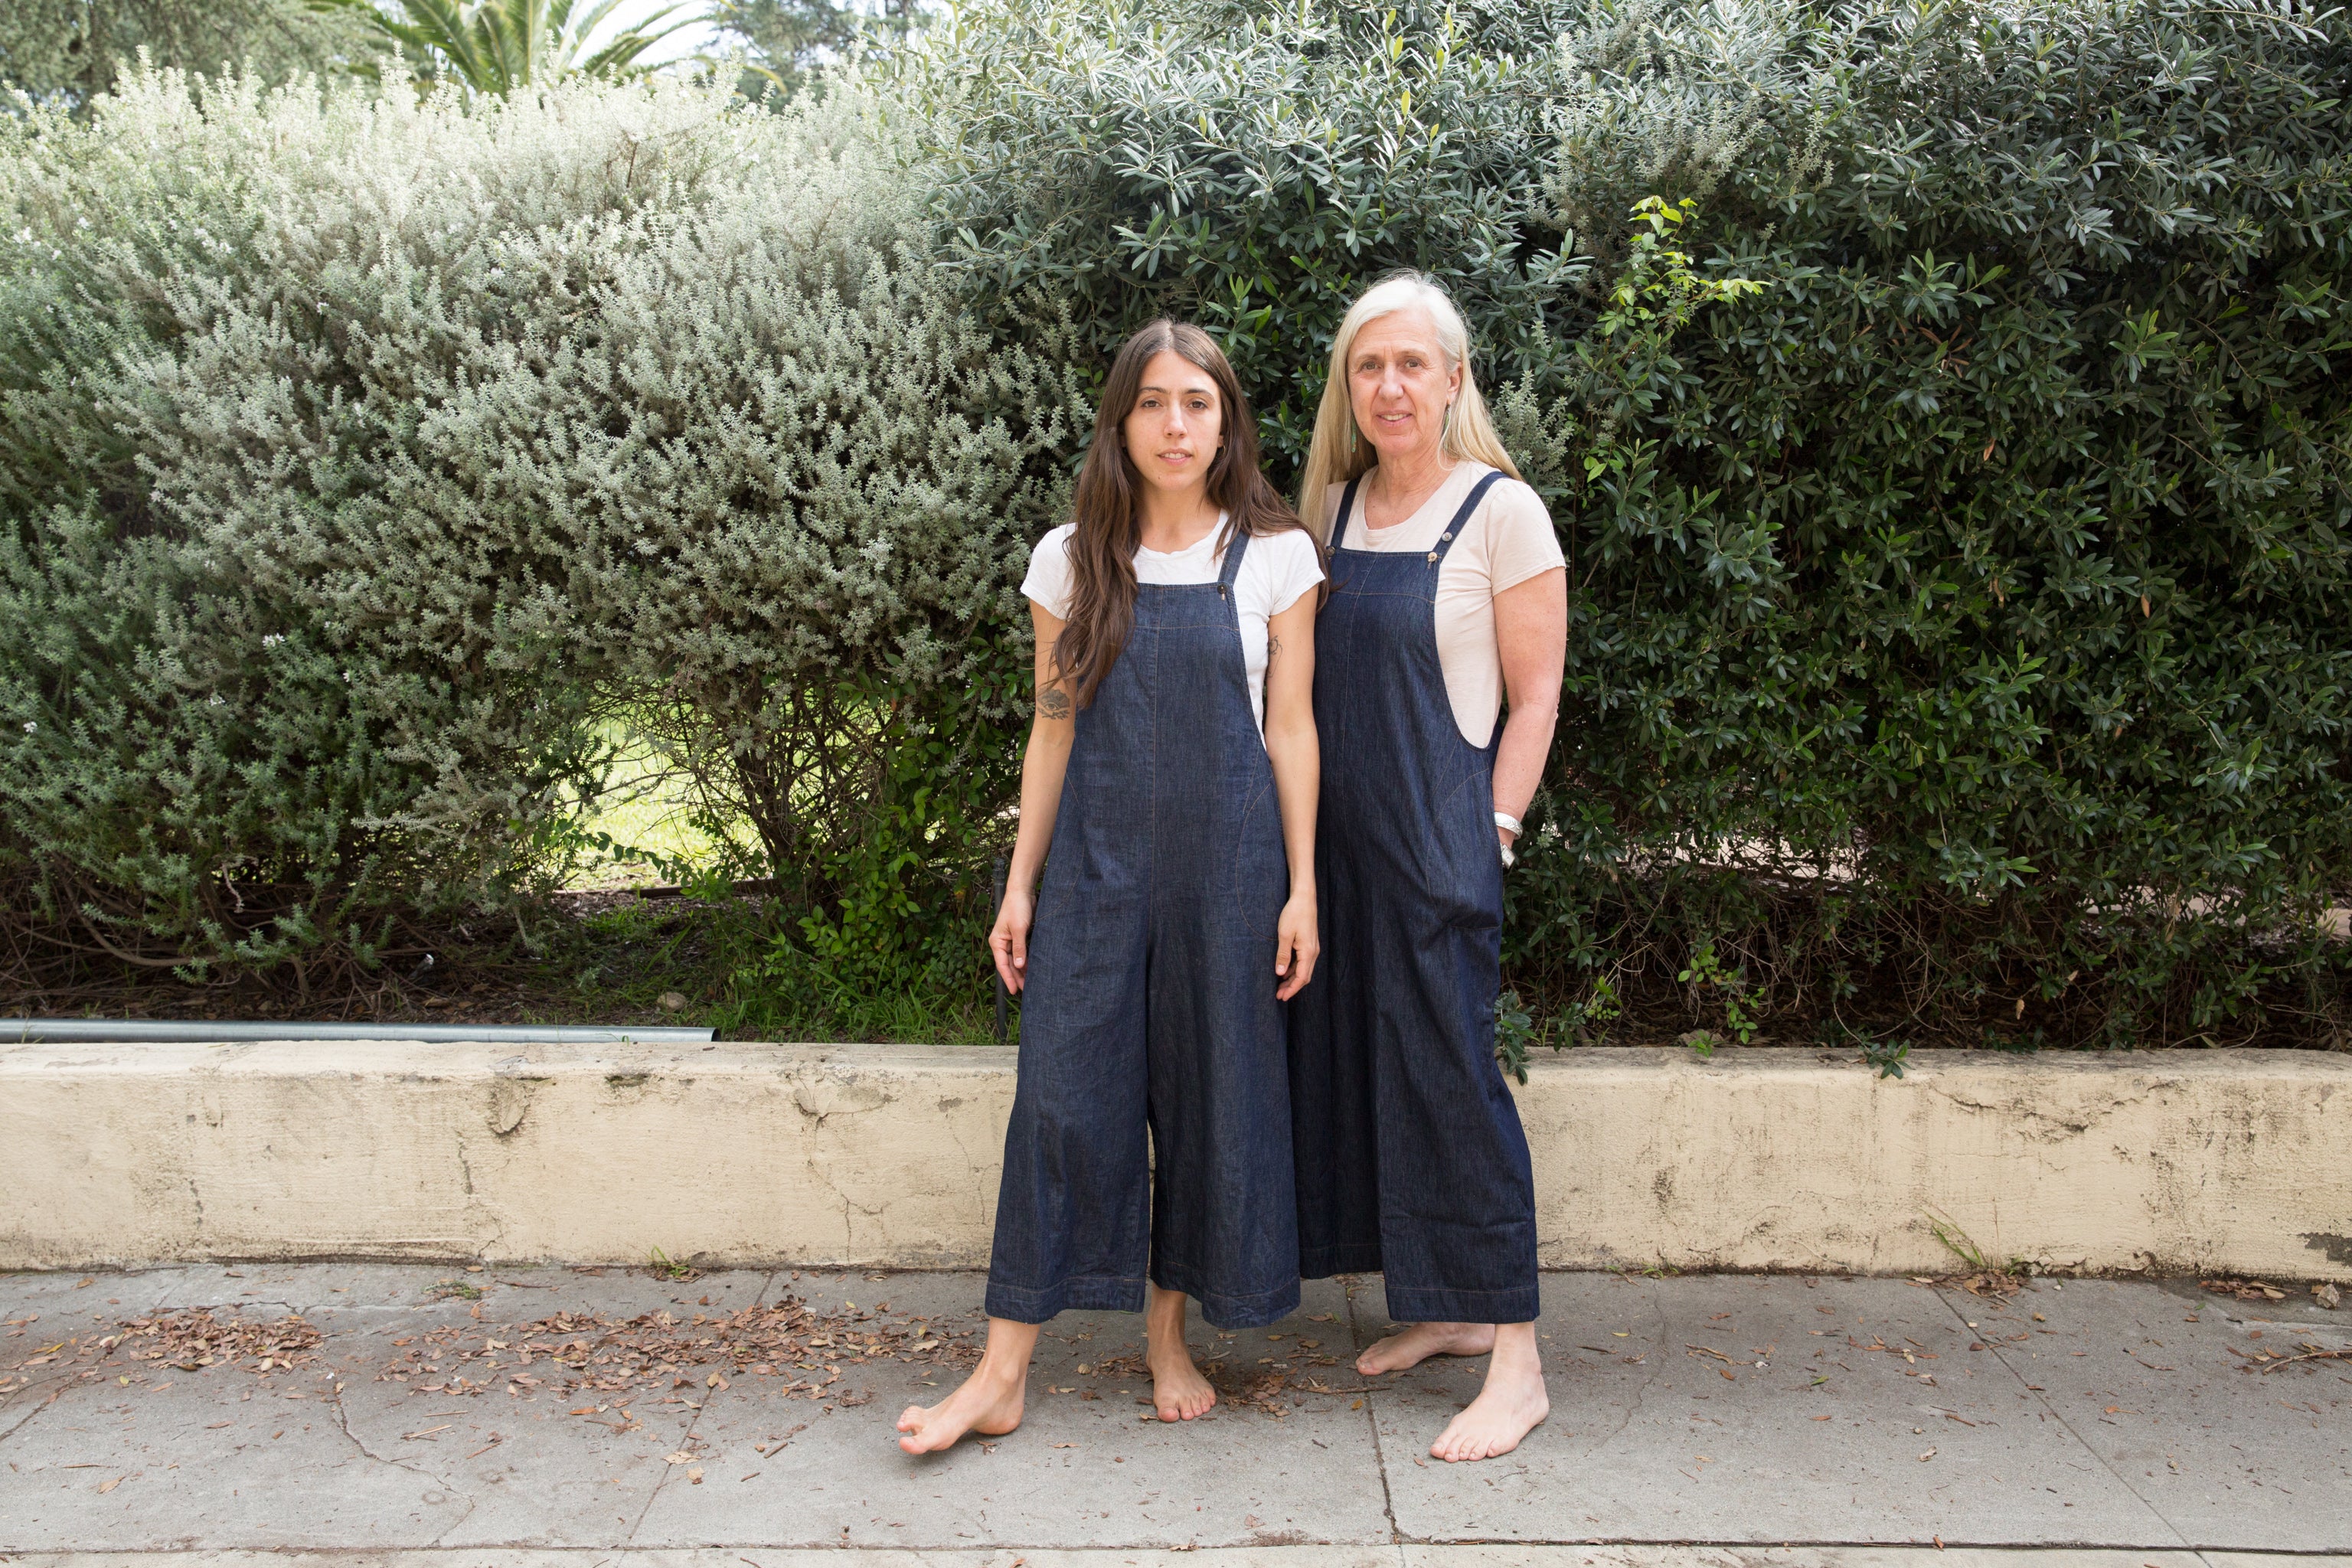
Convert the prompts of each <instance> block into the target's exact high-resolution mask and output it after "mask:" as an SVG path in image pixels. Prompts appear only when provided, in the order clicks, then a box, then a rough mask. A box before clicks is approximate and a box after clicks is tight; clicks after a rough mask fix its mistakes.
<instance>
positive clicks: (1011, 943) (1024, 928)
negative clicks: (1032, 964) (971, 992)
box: [988, 888, 1037, 996]
mask: <svg viewBox="0 0 2352 1568" xmlns="http://www.w3.org/2000/svg"><path fill="white" fill-rule="evenodd" d="M1036 918H1037V899H1036V895H1034V893H1030V892H1027V891H1025V890H1024V889H1018V888H1007V889H1005V890H1004V903H1003V907H1002V908H1001V909H999V910H997V911H996V924H995V926H994V927H992V929H991V930H990V931H989V933H988V952H989V956H990V957H992V958H993V959H995V960H996V977H997V978H998V979H999V980H1002V981H1003V982H1004V989H1005V990H1007V991H1009V992H1011V993H1012V994H1013V995H1015V996H1018V995H1020V994H1021V983H1022V982H1023V981H1024V980H1025V979H1026V978H1028V971H1029V927H1030V926H1031V924H1032V923H1034V921H1035V920H1036Z"/></svg>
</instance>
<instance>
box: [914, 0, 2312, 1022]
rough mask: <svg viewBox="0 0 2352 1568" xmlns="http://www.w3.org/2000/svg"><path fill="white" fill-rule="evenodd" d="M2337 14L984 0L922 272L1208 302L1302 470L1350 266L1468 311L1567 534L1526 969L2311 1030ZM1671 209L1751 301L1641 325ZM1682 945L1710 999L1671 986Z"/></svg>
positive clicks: (1850, 999) (1614, 981) (1137, 303)
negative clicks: (1566, 607)
mask: <svg viewBox="0 0 2352 1568" xmlns="http://www.w3.org/2000/svg"><path fill="white" fill-rule="evenodd" d="M1555 36H1558V37H1559V38H1560V39H1561V43H1560V46H1559V47H1553V46H1552V40H1553V38H1554V37H1555ZM2347 39H2352V29H2347V23H2346V20H2345V17H2344V16H2343V15H2342V14H2341V13H2339V12H2326V13H2322V12H2320V11H2318V10H2316V9H2315V8H2312V7H2308V6H2296V5H2272V6H2268V7H2255V8H2252V9H2247V8H2221V7H2217V6H2208V5H2197V4H2188V3H2182V0H2156V3H2151V4H2104V3H2094V4H2080V3H2076V0H2000V3H1994V4H1964V5H1938V6H1934V7H1929V8H1925V9H1921V8H1916V7H1909V6H1897V5H1885V4H1860V5H1843V6H1811V5H1793V4H1792V5H1777V6H1764V7H1746V8H1742V9H1739V10H1736V11H1735V10H1726V9H1721V8H1718V7H1716V6H1712V5H1696V4H1680V5H1643V4H1631V5H1622V6H1617V7H1610V6H1606V5H1592V6H1578V7H1573V8H1570V7H1557V8H1554V9H1551V10H1550V11H1549V12H1548V13H1539V12H1536V11H1529V10H1526V9H1522V8H1505V7H1494V8H1459V7H1457V8H1454V9H1453V10H1451V11H1443V10H1439V9H1437V8H1434V7H1414V6H1405V7H1402V8H1400V9H1398V10H1396V11H1388V10H1384V9H1381V8H1376V7H1368V8H1347V7H1340V8H1330V7H1314V8H1303V7H1297V6H1287V5H1284V6H1273V5H1269V6H1265V7H1256V6H1249V5H1231V6H1226V7H1223V8H1220V9H1217V10H1214V11H1213V12H1212V13H1211V14H1210V15H1209V16H1207V18H1206V19H1205V20H1202V19H1201V18H1199V17H1198V16H1197V15H1195V16H1187V15H1186V14H1184V13H1180V12H1177V11H1175V10H1173V9H1171V8H1158V7H1141V8H1136V7H1127V8H1118V9H1115V10H1113V11H1112V12H1110V13H1108V15H1105V14H1103V13H1101V12H1099V11H1096V10H1091V9H1089V10H1087V11H1085V12H1083V13H1082V12H1081V11H1080V10H1079V9H1078V8H1076V7H1063V6H1047V7H1042V8H1041V7H1034V6H1020V7H1013V6H1009V5H1008V6H1004V7H1002V8H990V9H983V10H967V11H965V12H964V13H962V14H961V16H960V18H959V22H958V30H957V31H956V32H955V33H954V34H953V35H952V36H951V37H942V38H939V39H935V45H936V47H935V48H934V49H933V50H932V51H931V53H930V54H929V55H928V56H927V57H926V58H924V59H923V60H922V61H921V62H919V63H920V69H919V70H918V71H915V72H913V73H912V75H913V77H914V79H915V85H916V87H917V88H918V89H919V91H920V93H921V94H923V95H924V97H923V101H924V102H925V104H926V106H927V107H928V108H929V109H930V110H932V118H931V120H930V121H929V124H930V132H929V134H930V135H931V137H932V138H933V139H934V140H933V146H932V156H933V158H934V161H935V163H936V166H937V167H938V168H939V170H940V174H939V176H938V177H939V180H940V196H939V201H938V210H939V212H940V217H941V221H942V226H943V228H944V230H945V231H946V238H945V240H944V241H943V243H944V246H945V248H946V252H947V255H948V257H949V258H950V260H951V261H952V262H953V263H954V264H955V265H957V266H960V267H963V268H970V269H971V270H973V271H974V272H975V273H977V274H978V275H980V276H981V277H982V279H985V280H986V281H987V283H988V284H989V285H990V286H991V287H992V289H994V290H995V291H996V292H997V293H998V295H999V296H1000V297H1003V298H1008V299H1010V298H1014V297H1017V296H1018V294H1019V292H1020V291H1021V290H1023V289H1030V288H1035V289H1042V290H1043V291H1045V293H1047V294H1049V295H1051V296H1052V297H1054V298H1056V299H1066V300H1073V301H1075V302H1076V303H1075V305H1074V310H1075V312H1076V317H1077V320H1078V321H1079V323H1080V325H1081V327H1082V328H1084V329H1086V330H1087V331H1090V332H1091V333H1092V335H1093V338H1094V341H1095V342H1097V344H1098V345H1101V346H1104V347H1108V345H1109V344H1111V343H1113V342H1116V341H1117V340H1118V338H1119V337H1120V336H1121V335H1122V334H1123V333H1125V332H1126V331H1129V329H1130V328H1131V327H1132V326H1134V325H1135V324H1136V323H1137V322H1139V321H1141V320H1143V319H1145V318H1147V317H1149V316H1150V315H1152V314H1155V313H1158V312H1161V311H1167V312H1171V313H1174V314H1178V315H1185V316H1191V317H1192V318H1194V319H1196V320H1200V321H1204V322H1206V323H1208V324H1210V325H1211V326H1213V328H1215V329H1216V330H1217V331H1220V333H1221V334H1223V337H1224V339H1225V341H1226V342H1227V344H1228V347H1229V350H1230V351H1231V352H1232V353H1233V354H1234V359H1235V361H1236V363H1237V364H1238V365H1239V366H1240V367H1241V369H1242V372H1243V374H1244V379H1245V382H1246V383H1247V384H1249V385H1250V386H1251V387H1252V389H1253V391H1254V393H1255V396H1256V397H1257V399H1258V403H1259V408H1260V412H1261V416H1262V418H1263V419H1264V421H1265V424H1266V426H1268V429H1267V437H1268V447H1269V450H1270V452H1271V453H1273V454H1274V455H1275V458H1276V461H1277V462H1278V463H1284V464H1287V463H1289V462H1293V461H1295V460H1296V458H1297V455H1298V453H1299V452H1300V450H1301V448H1302V447H1303V444H1304V438H1305V435H1306V431H1307V426H1308V424H1309V421H1310V420H1311V416H1312V410H1313V406H1314V402H1315V399H1316V397H1317V396H1318V394H1319V392H1320V388H1321V382H1322V360H1323V358H1324V355H1325V353H1326V352H1327V350H1328V342H1329V336H1330V331H1331V328H1332V326H1333V325H1334V324H1335V323H1336V321H1337V320H1338V317H1339V313H1340V312H1341V310H1343V309H1344V307H1345V305H1346V303H1347V301H1348V300H1349V298H1351V297H1352V295H1353V294H1354V293H1355V292H1356V291H1357V290H1358V289H1360V288H1361V287H1362V286H1363V285H1364V284H1365V283H1367V282H1368V281H1370V279H1372V278H1374V277H1376V276H1378V275H1379V274H1380V273H1381V272H1383V271H1385V270H1387V269H1389V268H1392V267H1396V266H1400V265H1411V266H1415V267H1419V268H1424V269H1426V270H1428V271H1431V272H1433V274H1435V275H1436V276H1437V277H1438V278H1439V279H1441V280H1443V281H1444V282H1445V284H1446V285H1447V286H1448V287H1449V288H1450V289H1453V290H1454V293H1455V294H1456V296H1457V298H1458V299H1459V300H1461V302H1462V304H1463V306H1464V308H1465V312H1466V313H1467V314H1468V315H1469V316H1470V317H1471V319H1472V321H1473V325H1474V330H1475V332H1476V335H1477V336H1478V338H1479V340H1480V347H1481V352H1482V354H1483V359H1482V362H1481V363H1480V365H1479V367H1478V368H1479V370H1480V373H1481V374H1482V377H1483V378H1484V379H1485V381H1486V384H1487V385H1488V387H1489V390H1490V394H1494V395H1496V404H1497V415H1498V418H1499V420H1500V421H1501V424H1502V426H1503V428H1504V433H1505V436H1506V439H1507V441H1508V442H1509V443H1510V444H1511V445H1512V446H1513V447H1514V449H1515V450H1516V451H1517V454H1518V456H1519V458H1520V459H1521V462H1522V464H1523V466H1525V467H1526V468H1528V471H1529V477H1530V478H1531V479H1534V480H1535V481H1536V482H1537V483H1538V487H1539V488H1540V489H1543V490H1544V491H1545V492H1546V494H1547V496H1548V497H1549V499H1550V500H1551V501H1552V504H1553V507H1554V511H1555V516H1556V518H1557V520H1558V521H1559V525H1560V528H1561V531H1562V535H1563V539H1564V541H1565V542H1566V543H1567V544H1568V546H1569V549H1570V559H1571V562H1572V566H1571V588H1572V595H1573V599H1572V603H1573V614H1574V626H1573V632H1572V637H1573V643H1572V648H1571V654H1570V679H1569V700H1568V707H1567V711H1566V714H1565V716H1564V721H1563V723H1562V727H1561V743H1560V746H1559V752H1558V755H1557V762H1556V764H1555V772H1554V774H1553V777H1552V780H1551V783H1550V784H1549V786H1548V788H1547V790H1546V792H1545V795H1544V796H1543V798H1542V799H1541V800H1540V801H1539V802H1538V807H1537V810H1536V814H1535V816H1536V818H1537V819H1538V821H1539V822H1540V824H1541V825H1542V831H1541V833H1540V834H1539V836H1538V842H1536V843H1534V844H1532V845H1530V846H1529V847H1528V850H1529V853H1528V856H1527V857H1526V860H1525V863H1524V864H1523V867H1522V868H1521V869H1520V870H1519V871H1518V872H1517V874H1516V875H1515V879H1514V884H1513V886H1514V918H1513V923H1512V928H1511V934H1510V945H1511V952H1512V962H1513V967H1514V971H1515V973H1517V975H1518V976H1519V977H1520V981H1521V984H1522V985H1523V987H1525V989H1526V992H1527V994H1528V995H1529V996H1530V998H1533V997H1535V996H1542V997H1544V998H1546V999H1547V1000H1548V1005H1549V1008H1550V1009H1551V1010H1552V1013H1553V1015H1554V1016H1557V1017H1559V1018H1562V1019H1565V1020H1566V1021H1567V1022H1568V1023H1569V1024H1570V1026H1572V1027H1573V1026H1582V1025H1585V1024H1587V1023H1590V1024H1591V1025H1593V1026H1596V1027H1598V1026H1600V1024H1601V1016H1602V1015H1604V1014H1608V1013H1612V1012H1613V1011H1614V1009H1615V1008H1616V1007H1617V1006H1618V1005H1620V1003H1621V1001H1622V1004H1623V1005H1626V1006H1627V1007H1629V1008H1630V1009H1632V1010H1633V1012H1634V1014H1635V1015H1636V1016H1639V1015H1640V1014H1642V1013H1643V1012H1644V1011H1646V1012H1647V1013H1649V1014H1650V1015H1651V1016H1653V1017H1654V1018H1655V1017H1657V1016H1659V1009H1660V1008H1661V1007H1664V1008H1667V1009H1669V1010H1670V1011H1672V1012H1673V1013H1675V1015H1677V1016H1680V1015H1683V1014H1685V1012H1686V1013H1687V1015H1688V1016H1689V1017H1690V1020H1691V1021H1694V1022H1696V1021H1705V1022H1707V1023H1709V1024H1711V1025H1717V1026H1721V1025H1723V1024H1724V1023H1725V1022H1726V1020H1725V1018H1724V1017H1723V1012H1724V1005H1723V1002H1722V1001H1721V999H1720V996H1721V995H1736V1000H1737V1003H1738V1005H1739V1006H1740V1007H1741V1008H1742V1009H1743V1016H1746V1017H1748V1018H1750V1019H1757V1020H1761V1023H1762V1027H1763V1028H1764V1030H1765V1032H1766V1036H1767V1037H1770V1038H1776V1039H1780V1040H1783V1041H1789V1040H1798V1041H1801V1040H1803V1039H1806V1038H1810V1037H1816V1036H1819V1037H1824V1038H1827V1037H1832V1036H1836V1037H1843V1036H1842V1035H1840V1033H1839V1032H1840V1031H1843V1030H1846V1029H1848V1028H1849V1027H1858V1028H1861V1029H1862V1030H1864V1033H1865V1034H1866V1035H1875V1034H1878V1033H1884V1032H1885V1030H1886V1029H1888V1028H1892V1027H1894V1026H1895V1021H1896V1020H1898V1019H1908V1020H1910V1021H1909V1022H1907V1023H1904V1024H1903V1025H1902V1026H1903V1027H1904V1028H1906V1030H1910V1031H1913V1032H1916V1031H1917V1030H1918V1029H1920V1028H1923V1027H1924V1028H1927V1029H1930V1030H1931V1031H1932V1032H1933V1034H1934V1036H1935V1037H1937V1038H1938V1039H1942V1040H1946V1041H1951V1040H1955V1039H1958V1040H1966V1041H1979V1040H1989V1041H1990V1043H1995V1044H2003V1045H2006V1044H2011V1043H2019V1042H2024V1043H2031V1042H2033V1041H2038V1040H2053V1041H2057V1040H2084V1039H2098V1040H2104V1041H2108V1042H2113V1043H2131V1042H2147V1043H2155V1042H2160V1041H2177V1042H2187V1041H2204V1042H2207V1043H2215V1042H2224V1041H2228V1040H2231V1039H2237V1038H2242V1037H2252V1036H2254V1035H2257V1034H2259V1035H2261V1036H2262V1037H2264V1038H2270V1039H2294V1038H2302V1039H2325V1038H2329V1037H2332V1031H2334V1030H2335V1029H2336V1027H2337V1025H2336V1023H2335V1021H2334V1019H2335V1015H2336V1010H2337V1008H2338V1006H2339V994H2340V993H2339V985H2340V980H2341V974H2342V966H2343V959H2342V949H2341V947H2340V946H2339V945H2336V944H2335V943H2333V942H2329V941H2328V940H2326V935H2325V932H2324V931H2323V930H2322V929H2321V926H2320V925H2319V924H2318V923H2317V922H2318V921H2319V917H2320V915H2321V911H2322V910H2323V909H2324V908H2325V906H2326V904H2327V903H2328V902H2329V901H2330V900H2332V899H2335V898H2336V897H2338V896H2339V895H2340V893H2341V891H2342V889H2343V888H2344V886H2345V884H2346V883H2347V880H2352V877H2347V865H2348V864H2352V862H2348V861H2347V848H2352V845H2347V831H2352V814H2347V804H2352V803H2347V800H2346V798H2345V795H2344V789H2345V779H2346V762H2347V741H2346V731H2345V725H2346V722H2347V718H2352V699H2347V689H2346V679H2347V675H2352V621H2347V617H2346V616H2345V615H2344V614H2343V612H2342V608H2341V605H2342V587H2343V583H2344V577H2345V573H2346V569H2347V555H2346V550H2347V546H2346V542H2345V539H2344V532H2343V531H2344V529H2345V527H2346V525H2347V500H2346V496H2347V489H2346V481H2347V395H2346V394H2345V393H2344V392H2343V391H2342V389H2341V388H2342V383H2341V381H2340V380H2339V375H2338V371H2339V367H2340V365H2341V363H2342V355H2343V353H2344V351H2345V348H2346V346H2347V331H2352V328H2347V316H2346V314H2345V312H2346V310H2347V300H2346V284H2347V243H2352V236H2347V224H2348V223H2352V219H2347V172H2352V170H2348V169H2347V163H2346V152H2347V132H2346V130H2345V127H2346V125H2347V122H2352V115H2347V111H2346V108H2345V101H2344V100H2346V99H2347V96H2352V95H2347V86H2352V80H2347ZM1652 195H1664V196H1666V197H1668V198H1673V199H1679V198H1683V197H1686V196H1696V197H1698V198H1700V201H1699V206H1698V212H1699V215H1700V216H1698V218H1697V219H1696V223H1695V225H1694V226H1693V227H1695V229H1696V233H1695V235H1690V236H1685V237H1683V238H1682V239H1681V240H1680V241H1679V242H1678V243H1680V244H1682V245H1683V246H1684V247H1685V248H1686V249H1687V250H1688V251H1690V252H1691V253H1693V254H1694V255H1696V257H1697V258H1698V260H1697V261H1696V263H1695V264H1694V265H1695V266H1696V279H1698V280H1706V279H1716V280H1720V279H1735V278H1738V279H1753V280H1756V281H1757V282H1759V283H1760V284H1762V285H1763V288H1762V289H1761V290H1760V291H1759V292H1757V293H1754V294H1750V295H1748V296H1747V297H1744V298H1740V299H1737V300H1729V301H1727V302H1717V303H1711V304H1706V305H1704V306H1702V308H1700V309H1699V310H1697V312H1696V316H1695V317H1694V318H1693V319H1691V320H1689V321H1687V322H1685V321H1680V320H1679V319H1678V318H1677V317H1676V314H1675V311H1674V310H1670V309H1664V308H1665V307H1669V306H1672V305H1674V304H1675V302H1676V301H1677V300H1681V299H1684V298H1685V297H1686V296H1687V294H1688V290H1687V289H1681V286H1680V285H1678V284H1677V282H1676V280H1675V279H1676V268H1673V267H1671V266H1669V265H1667V264H1666V263H1665V262H1664V260H1662V259H1661V258H1660V257H1659V256H1657V255H1656V254H1651V255H1649V256H1647V257H1646V258H1644V257H1643V255H1641V254H1638V253H1637V252H1636V250H1635V248H1634V247H1633V239H1634V237H1635V235H1636V234H1637V233H1638V232H1639V230H1638V227H1637V226H1636V225H1635V224H1634V223H1633V221H1632V219H1631V216H1630V213H1631V209H1632V208H1633V206H1634V205H1635V204H1636V203H1637V202H1639V201H1641V200H1642V199H1643V198H1644V197H1648V196H1652ZM1643 268H1647V269H1648V270H1646V271H1644V270H1643ZM1610 289H1627V290H1628V292H1629V300H1628V301H1626V304H1627V305H1628V306H1630V308H1620V309H1615V310H1612V309H1611V308H1610V306H1609V301H1608V300H1607V299H1606V298H1605V296H1606V294H1607V292H1608V291H1609V290H1610ZM1678 290H1679V291H1678ZM1650 307H1655V308H1659V309H1660V310H1662V311H1663V313H1662V314H1660V315H1659V316H1658V317H1657V319H1652V320H1644V319H1643V310H1644V309H1645V308H1650ZM1695 952H1706V953H1709V954H1712V955H1716V956H1717V963H1718V964H1719V967H1720V970H1721V971H1722V972H1723V973H1726V974H1729V973H1738V975H1740V976H1741V977H1742V979H1741V980H1740V983H1739V989H1738V992H1737V993H1736V994H1735V993H1731V992H1721V993H1720V994H1718V992H1717V991H1714V990H1709V989H1708V988H1706V987H1704V986H1700V985H1697V984H1694V983H1690V982H1684V983H1682V984H1680V986H1679V988H1678V987H1677V985H1676V983H1675V981H1674V980H1673V979H1672V977H1673V976H1674V975H1675V974H1677V973H1686V972H1688V971H1689V970H1690V969H1691V967H1692V959H1693V954H1694V953H1695Z"/></svg>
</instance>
